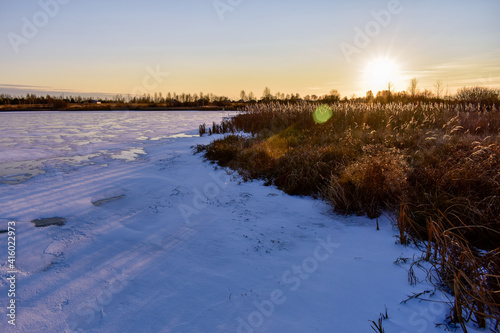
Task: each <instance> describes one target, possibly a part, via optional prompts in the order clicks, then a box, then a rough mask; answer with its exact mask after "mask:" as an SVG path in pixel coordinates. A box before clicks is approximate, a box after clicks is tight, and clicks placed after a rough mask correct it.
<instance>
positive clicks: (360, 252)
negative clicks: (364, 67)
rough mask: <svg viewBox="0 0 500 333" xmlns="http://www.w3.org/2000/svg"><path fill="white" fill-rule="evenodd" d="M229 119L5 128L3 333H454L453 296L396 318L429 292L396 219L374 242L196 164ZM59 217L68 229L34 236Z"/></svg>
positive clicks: (314, 204) (124, 119)
mask: <svg viewBox="0 0 500 333" xmlns="http://www.w3.org/2000/svg"><path fill="white" fill-rule="evenodd" d="M224 115H225V114H224ZM222 116H223V114H221V113H220V112H208V113H207V112H203V113H201V112H176V113H161V112H156V113H140V114H139V113H134V112H124V113H114V114H111V113H106V112H101V113H84V114H72V113H46V114H43V115H42V114H36V115H35V114H32V113H25V114H0V129H1V132H0V168H2V167H3V169H2V170H3V171H2V172H3V175H2V174H0V177H2V176H3V177H4V178H3V184H0V197H1V202H0V223H1V224H0V230H6V229H7V223H8V222H9V221H13V222H14V221H15V228H16V230H15V233H16V266H17V267H16V269H17V271H18V273H17V274H15V275H16V283H15V287H16V290H15V297H9V296H8V294H9V289H10V283H9V282H8V281H7V278H8V277H9V276H10V274H9V273H8V271H9V270H10V268H9V267H8V263H7V245H8V244H7V234H5V233H2V234H0V236H1V240H0V258H1V267H0V274H1V277H2V278H1V281H0V300H2V307H1V309H2V310H1V311H0V313H1V314H0V315H1V317H0V331H1V332H240V333H241V332H245V333H249V332H286V333H290V332H373V330H372V329H371V328H370V325H371V322H370V320H375V321H377V320H378V318H379V317H380V313H384V314H385V311H386V309H387V314H388V319H386V320H384V321H383V327H384V328H385V331H386V332H398V333H402V332H443V331H445V329H448V330H449V327H448V328H447V327H446V325H444V323H445V319H446V316H447V315H448V306H447V305H446V304H444V303H441V302H440V301H448V298H447V297H446V296H445V295H444V294H442V293H440V292H436V293H435V294H433V295H432V296H430V295H428V294H427V295H426V297H429V298H431V299H432V300H433V301H434V302H425V301H418V300H409V301H408V302H406V303H403V304H401V302H402V301H403V300H405V299H407V298H408V296H410V295H413V294H414V293H420V292H423V291H426V290H434V288H433V287H432V286H430V285H428V284H427V283H425V282H421V283H418V284H417V285H414V286H412V285H410V284H409V282H408V273H407V269H408V268H409V267H410V263H402V264H401V265H396V264H394V261H396V260H397V259H398V258H413V257H414V256H416V257H418V256H419V255H420V253H419V252H418V251H417V250H416V249H413V248H411V247H403V246H401V245H398V244H396V240H397V239H396V237H395V235H396V231H395V229H394V227H393V226H392V225H391V223H390V222H389V220H388V219H387V218H383V219H381V220H380V223H381V230H380V231H376V228H375V223H374V221H371V220H368V219H366V218H364V217H340V216H337V215H335V214H333V213H332V212H331V208H330V207H328V206H327V205H326V204H324V203H322V202H320V201H318V200H314V199H311V198H301V197H291V196H288V195H286V194H283V193H282V192H280V191H279V190H277V189H276V188H274V187H266V186H264V185H263V184H262V183H261V182H251V183H242V182H241V181H240V179H239V178H238V176H237V175H229V174H228V172H227V171H226V170H221V169H216V168H215V167H214V165H212V164H210V163H207V162H204V161H203V159H202V158H201V156H199V155H193V151H192V149H191V147H192V146H193V145H195V144H198V143H208V142H209V141H210V140H211V139H213V138H207V137H203V138H199V137H197V136H196V134H197V128H198V125H199V124H201V123H203V122H206V123H211V122H212V121H219V120H220V119H221V117H222ZM30 170H31V171H30ZM27 173H31V174H30V175H26V174H27ZM36 174H38V176H35V177H32V176H34V175H36ZM23 175H24V176H23ZM25 179H27V181H25V182H21V183H18V182H19V181H22V180H25ZM15 183H17V184H15ZM52 217H63V218H65V219H66V220H67V222H66V224H65V225H63V226H49V227H45V228H35V227H34V224H33V223H31V222H30V221H32V220H34V219H40V218H52ZM400 261H402V260H400ZM416 274H417V275H418V276H420V277H423V273H422V272H419V271H416ZM11 299H15V305H16V317H15V324H16V325H15V326H12V325H10V324H9V323H8V321H9V320H11V319H10V318H9V317H8V316H7V314H8V313H9V311H10V310H8V309H7V306H8V305H9V303H8V302H9V301H10V300H11ZM436 324H443V325H440V326H437V327H436ZM458 331H459V332H460V331H461V330H460V329H459V330H458ZM470 332H475V330H473V329H471V330H470ZM478 332H479V331H478ZM483 332H484V331H483Z"/></svg>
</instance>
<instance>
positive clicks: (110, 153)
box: [0, 111, 229, 184]
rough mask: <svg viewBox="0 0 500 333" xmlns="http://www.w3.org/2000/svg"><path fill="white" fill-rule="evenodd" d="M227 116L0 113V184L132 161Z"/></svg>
mask: <svg viewBox="0 0 500 333" xmlns="http://www.w3.org/2000/svg"><path fill="white" fill-rule="evenodd" d="M228 115H229V113H228V112H221V111H213V112H206V111H204V112H200V111H168V112H167V111H163V112H161V111H107V112H106V111H104V112H102V111H100V112H36V111H35V112H3V113H0V184H15V183H19V182H22V181H25V180H27V179H29V178H32V177H33V176H36V175H40V174H44V173H46V172H68V170H71V169H72V168H74V167H76V166H81V165H89V164H90V165H92V164H101V165H103V164H107V163H110V162H112V161H116V160H122V161H134V160H136V159H138V158H140V157H141V156H142V155H144V154H145V152H144V148H145V146H147V145H148V144H151V143H152V142H155V141H159V140H164V139H168V138H171V137H176V136H177V137H178V136H197V135H198V134H197V131H196V130H194V129H195V128H196V127H197V124H203V123H207V124H208V123H212V121H217V122H218V121H220V120H221V119H222V117H224V116H228Z"/></svg>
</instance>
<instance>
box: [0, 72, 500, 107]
mask: <svg viewBox="0 0 500 333" xmlns="http://www.w3.org/2000/svg"><path fill="white" fill-rule="evenodd" d="M239 97H240V99H239V100H232V99H230V98H229V97H227V96H217V95H214V94H212V93H208V94H205V93H203V92H200V93H199V94H196V93H195V94H190V93H181V94H177V93H175V92H174V93H171V92H168V93H166V94H165V95H163V94H162V93H161V92H155V93H153V94H144V95H142V96H131V95H127V96H124V95H115V96H113V97H105V98H100V99H97V98H85V97H82V96H51V95H46V96H38V95H35V94H26V95H25V96H12V95H9V94H0V105H20V106H24V107H31V106H33V107H34V106H45V107H47V108H54V109H64V108H67V107H69V106H71V105H72V104H91V103H95V102H96V101H97V100H99V102H100V104H102V105H103V106H104V107H106V105H108V106H110V105H114V106H115V107H116V106H117V105H118V106H122V107H127V106H137V105H142V106H148V107H171V108H177V107H179V108H182V107H184V108H186V107H189V108H203V107H219V108H225V107H234V106H238V105H244V104H254V103H267V102H277V101H279V102H288V103H296V102H300V101H304V100H305V101H310V102H318V103H335V102H361V103H382V104H385V103H392V102H395V103H404V104H405V103H416V102H443V101H448V102H453V101H455V102H466V103H481V104H485V105H500V90H499V89H493V88H488V87H464V88H462V89H459V90H458V92H457V93H456V94H455V95H454V96H451V95H450V94H448V92H446V93H444V94H443V84H442V82H441V81H440V80H438V81H437V82H436V84H435V90H434V91H431V90H428V89H425V90H420V89H419V88H418V80H417V79H416V78H415V79H412V80H411V82H410V85H409V86H408V89H407V90H406V91H399V92H396V91H395V90H394V88H393V85H392V84H391V83H388V85H387V89H385V90H382V91H379V92H377V94H376V95H375V94H374V93H373V92H372V91H368V92H367V93H366V95H365V96H364V97H356V96H355V95H353V96H351V98H348V97H347V96H345V97H344V98H342V97H341V95H340V93H339V92H338V91H337V90H331V91H330V92H329V93H328V94H325V95H319V96H318V95H314V94H313V95H306V96H304V97H301V96H300V94H293V93H291V94H285V93H281V92H276V93H274V94H273V93H272V91H271V89H270V88H269V87H266V88H265V89H264V91H263V94H262V96H261V97H260V98H257V97H256V96H255V95H254V93H253V92H249V93H247V92H245V91H244V90H242V91H241V92H240V96H239Z"/></svg>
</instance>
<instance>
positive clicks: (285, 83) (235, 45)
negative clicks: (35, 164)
mask: <svg viewBox="0 0 500 333" xmlns="http://www.w3.org/2000/svg"><path fill="white" fill-rule="evenodd" d="M499 14H500V1H498V0H477V1H472V0H470V1H468V0H453V1H450V0H440V1H436V0H434V1H431V0H381V1H379V0H353V1H336V0H328V1H327V0H324V1H323V0H321V1H320V0H312V1H297V0H274V1H272V0H252V1H250V0H215V1H214V0H142V1H131V0H120V1H116V0H85V1H83V0H38V1H33V0H24V1H14V0H0V93H2V92H4V93H12V94H26V92H30V93H38V94H43V93H46V92H51V93H57V94H62V93H64V95H72V94H73V95H75V94H83V93H90V94H95V95H99V94H100V95H103V94H113V95H114V94H122V95H129V94H130V95H134V94H142V93H151V94H154V93H155V92H162V93H163V94H166V93H167V92H177V93H181V92H186V93H192V94H194V93H198V94H199V93H200V92H203V93H214V94H216V95H225V96H229V97H231V98H237V97H239V94H240V91H241V90H245V91H246V92H247V93H249V92H253V93H254V94H255V95H256V96H257V97H260V96H262V92H263V90H264V88H265V87H269V88H270V89H271V91H272V93H276V92H281V93H285V94H287V93H300V94H301V96H306V95H313V94H315V95H323V94H326V93H328V92H329V91H331V90H333V89H336V90H338V91H339V92H340V94H341V95H342V96H348V97H351V96H352V95H353V94H355V95H357V96H365V94H366V92H367V91H368V90H373V91H374V92H376V91H378V90H382V89H384V88H385V87H386V86H387V83H388V82H391V84H392V86H393V87H394V89H395V90H397V91H400V90H406V89H407V87H408V85H409V81H410V80H411V78H414V77H416V78H417V79H418V81H419V84H418V86H419V88H420V89H422V90H423V89H429V90H433V91H434V90H435V84H436V82H437V81H438V80H439V81H441V82H442V86H443V90H444V91H443V93H445V92H446V91H448V92H449V93H450V94H451V93H454V92H455V91H456V90H457V88H460V87H463V86H473V85H474V86H475V85H480V86H490V87H495V88H500V20H499V19H498V17H499Z"/></svg>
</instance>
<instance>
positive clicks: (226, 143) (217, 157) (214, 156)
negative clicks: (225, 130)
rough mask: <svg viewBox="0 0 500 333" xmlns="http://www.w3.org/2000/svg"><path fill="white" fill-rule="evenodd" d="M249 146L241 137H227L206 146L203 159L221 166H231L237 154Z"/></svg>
mask: <svg viewBox="0 0 500 333" xmlns="http://www.w3.org/2000/svg"><path fill="white" fill-rule="evenodd" d="M249 144H250V142H249V141H248V140H247V139H246V138H244V137H242V136H238V135H229V136H226V137H224V138H223V139H218V140H214V141H213V142H212V143H210V144H209V145H207V146H206V149H205V157H206V158H208V159H209V160H211V161H214V162H217V163H218V164H219V165H221V166H231V164H232V162H233V161H234V160H235V159H236V157H237V156H238V153H239V152H240V151H241V150H243V149H244V148H245V147H247V146H248V145H249Z"/></svg>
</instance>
